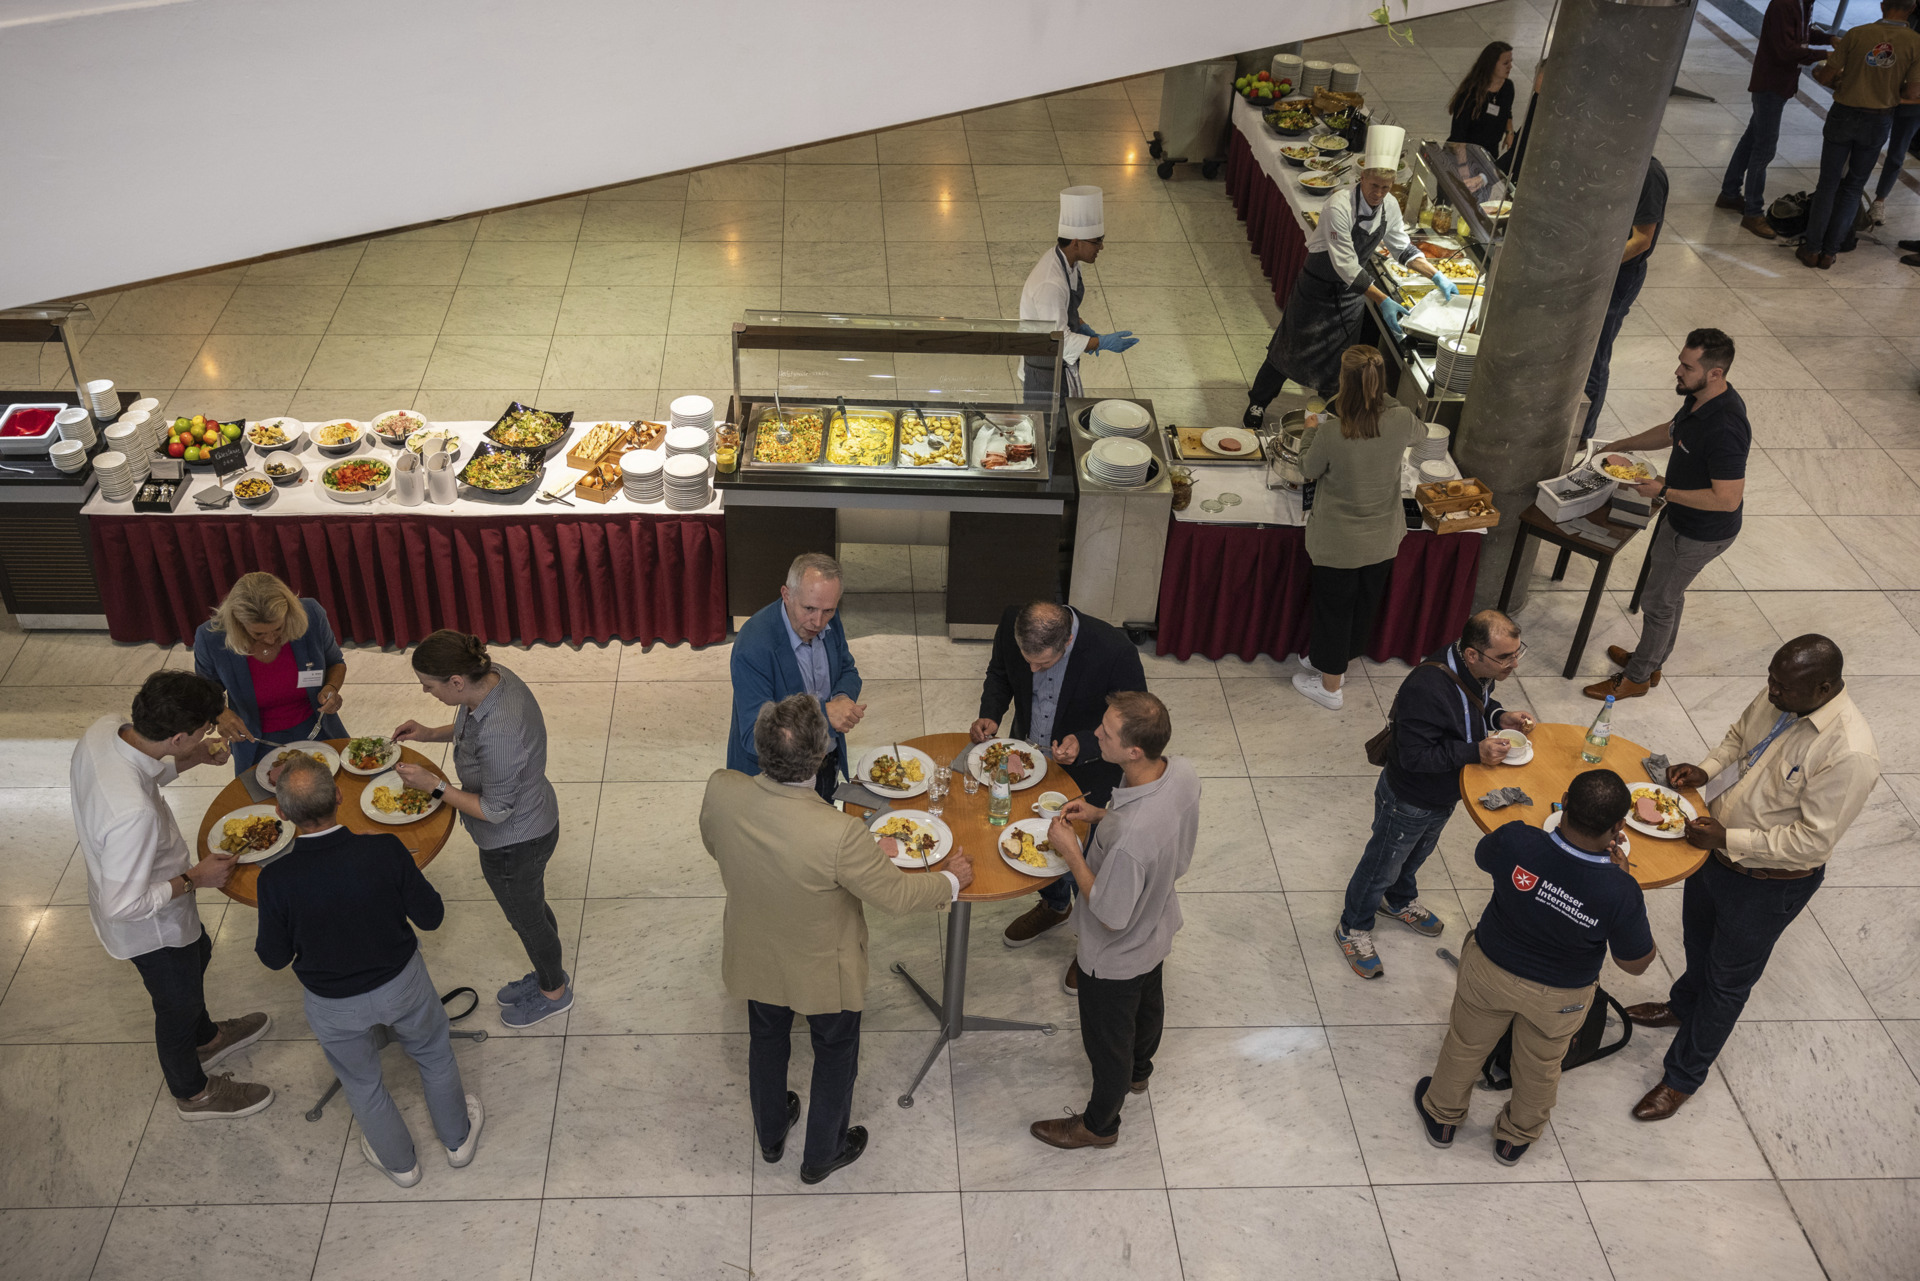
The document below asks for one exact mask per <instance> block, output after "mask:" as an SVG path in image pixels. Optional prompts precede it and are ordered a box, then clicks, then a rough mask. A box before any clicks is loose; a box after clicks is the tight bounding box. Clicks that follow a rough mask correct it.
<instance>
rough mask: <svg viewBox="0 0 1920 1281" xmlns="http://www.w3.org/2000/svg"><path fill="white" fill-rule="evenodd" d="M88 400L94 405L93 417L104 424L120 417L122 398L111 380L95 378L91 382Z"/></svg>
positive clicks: (88, 387) (88, 386)
mask: <svg viewBox="0 0 1920 1281" xmlns="http://www.w3.org/2000/svg"><path fill="white" fill-rule="evenodd" d="M87 400H88V401H89V402H90V403H91V404H92V405H93V416H94V417H95V418H98V419H99V420H100V421H101V422H103V423H106V422H112V421H113V420H114V419H115V418H118V417H119V416H120V397H119V395H118V394H116V393H115V391H114V389H113V379H111V378H95V379H94V380H93V381H91V382H89V383H88V384H87Z"/></svg>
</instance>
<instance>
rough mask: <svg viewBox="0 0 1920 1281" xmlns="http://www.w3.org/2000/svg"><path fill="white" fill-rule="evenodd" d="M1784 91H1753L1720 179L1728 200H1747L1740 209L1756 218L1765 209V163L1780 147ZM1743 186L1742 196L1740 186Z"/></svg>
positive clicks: (1785, 100) (1721, 191)
mask: <svg viewBox="0 0 1920 1281" xmlns="http://www.w3.org/2000/svg"><path fill="white" fill-rule="evenodd" d="M1786 106H1787V99H1786V96H1785V95H1784V94H1778V93H1768V92H1767V91H1766V90H1764V89H1756V90H1754V92H1753V114H1752V115H1751V116H1749V117H1747V131H1746V132H1745V133H1743V134H1741V135H1740V142H1739V144H1738V145H1737V146H1735V147H1734V149H1733V159H1732V160H1731V161H1729V162H1728V163H1727V176H1726V177H1724V178H1722V179H1721V180H1720V194H1721V195H1722V196H1724V197H1725V198H1727V199H1728V200H1740V199H1743V198H1744V199H1745V200H1746V207H1745V208H1744V209H1742V210H1741V212H1742V213H1744V214H1746V216H1747V217H1749V218H1757V217H1759V216H1760V215H1761V214H1763V213H1765V212H1766V210H1767V166H1768V165H1769V164H1771V163H1772V162H1773V153H1774V152H1775V151H1776V150H1778V149H1779V146H1780V113H1781V112H1782V111H1784V110H1785V109H1786ZM1743 184H1744V186H1745V194H1744V197H1743V195H1742V191H1741V188H1742V185H1743Z"/></svg>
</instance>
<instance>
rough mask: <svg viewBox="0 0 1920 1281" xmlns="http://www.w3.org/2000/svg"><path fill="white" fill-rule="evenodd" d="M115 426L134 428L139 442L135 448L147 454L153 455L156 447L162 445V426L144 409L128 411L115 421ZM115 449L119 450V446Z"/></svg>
mask: <svg viewBox="0 0 1920 1281" xmlns="http://www.w3.org/2000/svg"><path fill="white" fill-rule="evenodd" d="M113 425H114V426H115V427H131V428H133V429H134V435H135V437H136V438H137V440H138V442H139V443H138V444H137V445H136V446H135V448H137V449H140V450H141V451H143V452H145V453H149V454H150V453H152V452H153V450H154V446H155V445H157V444H159V443H160V424H159V423H158V422H156V421H155V420H154V417H153V415H152V414H149V413H148V412H147V411H146V410H144V409H128V410H127V411H126V412H125V413H124V414H121V415H120V417H118V418H117V419H115V420H114V423H113ZM114 448H115V449H118V448H119V446H118V445H115V446H114Z"/></svg>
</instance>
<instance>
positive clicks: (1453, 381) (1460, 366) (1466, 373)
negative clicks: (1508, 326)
mask: <svg viewBox="0 0 1920 1281" xmlns="http://www.w3.org/2000/svg"><path fill="white" fill-rule="evenodd" d="M1479 354H1480V335H1479V334H1451V335H1449V336H1447V337H1445V338H1442V339H1441V340H1440V355H1439V359H1438V360H1436V361H1435V362H1434V371H1433V373H1434V380H1435V381H1436V382H1438V383H1439V384H1440V385H1441V386H1442V387H1445V388H1446V389H1447V390H1448V391H1453V392H1459V393H1460V394H1461V395H1465V394H1466V391H1467V384H1468V383H1470V382H1472V381H1473V362H1474V360H1475V358H1476V357H1478V356H1479Z"/></svg>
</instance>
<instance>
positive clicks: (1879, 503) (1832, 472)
mask: <svg viewBox="0 0 1920 1281" xmlns="http://www.w3.org/2000/svg"><path fill="white" fill-rule="evenodd" d="M1771 453H1772V458H1773V461H1774V462H1775V463H1776V464H1777V465H1778V466H1779V467H1780V469H1781V470H1782V471H1783V472H1785V473H1786V476H1787V479H1788V480H1789V481H1790V482H1791V483H1792V485H1793V487H1794V488H1795V489H1797V490H1799V491H1800V493H1801V495H1802V496H1804V497H1805V498H1806V500H1807V503H1808V505H1809V506H1811V507H1812V508H1813V510H1814V511H1815V512H1816V513H1818V514H1819V515H1822V516H1913V515H1920V485H1916V484H1915V483H1914V482H1913V478H1912V477H1910V476H1908V475H1907V474H1906V473H1905V472H1904V471H1902V470H1901V469H1900V468H1899V467H1898V466H1897V465H1895V464H1894V462H1893V460H1892V459H1890V458H1888V457H1887V454H1886V452H1885V451H1884V450H1880V449H1830V450H1819V449H1803V450H1773V451H1771Z"/></svg>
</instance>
